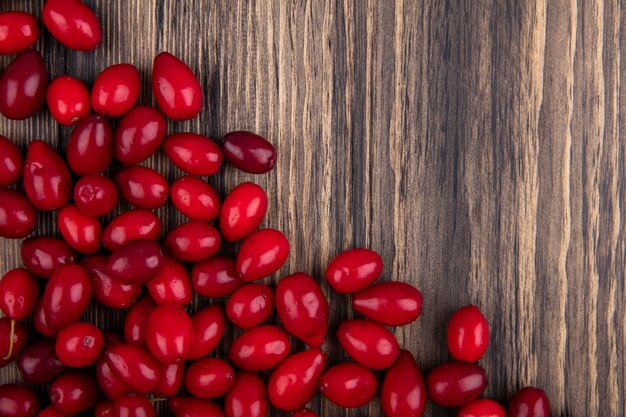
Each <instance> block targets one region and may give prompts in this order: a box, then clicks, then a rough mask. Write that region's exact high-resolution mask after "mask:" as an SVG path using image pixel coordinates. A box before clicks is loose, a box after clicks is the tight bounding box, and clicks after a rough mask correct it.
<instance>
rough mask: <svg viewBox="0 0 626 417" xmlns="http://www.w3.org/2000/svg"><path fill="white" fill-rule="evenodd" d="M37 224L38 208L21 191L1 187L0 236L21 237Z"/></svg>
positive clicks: (28, 233)
mask: <svg viewBox="0 0 626 417" xmlns="http://www.w3.org/2000/svg"><path fill="white" fill-rule="evenodd" d="M36 225H37V209H36V208H35V207H34V206H33V204H32V203H31V202H30V201H29V200H28V198H26V196H25V195H24V194H22V193H20V192H19V191H15V190H14V189H12V188H7V187H0V237H5V238H9V239H21V238H24V237H26V236H28V235H30V234H31V233H32V231H33V230H35V226H36Z"/></svg>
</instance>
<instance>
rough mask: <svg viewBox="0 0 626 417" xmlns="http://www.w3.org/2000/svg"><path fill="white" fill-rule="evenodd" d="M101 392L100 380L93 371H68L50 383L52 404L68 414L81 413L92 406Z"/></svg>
mask: <svg viewBox="0 0 626 417" xmlns="http://www.w3.org/2000/svg"><path fill="white" fill-rule="evenodd" d="M101 394H102V392H101V391H100V387H99V386H98V381H97V379H96V377H95V375H93V373H92V372H86V371H72V372H68V373H66V374H64V375H61V376H60V377H59V378H58V379H57V380H56V381H54V382H53V383H52V384H51V385H50V402H51V403H52V406H53V407H54V408H56V409H57V410H59V411H61V412H63V413H66V414H72V413H80V412H81V411H85V410H87V409H89V408H92V407H93V406H95V405H96V403H97V402H98V400H99V399H100V395H101Z"/></svg>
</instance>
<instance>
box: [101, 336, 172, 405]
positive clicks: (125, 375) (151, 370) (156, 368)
mask: <svg viewBox="0 0 626 417" xmlns="http://www.w3.org/2000/svg"><path fill="white" fill-rule="evenodd" d="M104 357H105V359H106V363H107V364H108V365H109V367H110V368H111V371H113V374H114V375H115V376H116V377H117V378H118V379H119V380H120V381H121V382H122V383H123V384H124V385H126V386H127V387H128V388H129V389H130V390H131V391H134V392H137V393H140V394H149V393H150V392H152V391H154V389H155V388H156V387H157V386H159V382H160V380H161V373H162V365H161V363H160V362H159V361H158V360H157V359H156V358H155V357H154V356H152V354H150V352H148V351H147V350H146V349H144V348H142V347H141V346H138V345H131V344H124V343H122V344H118V345H114V346H111V347H110V348H108V350H107V351H106V352H105V353H104Z"/></svg>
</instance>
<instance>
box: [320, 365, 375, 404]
mask: <svg viewBox="0 0 626 417" xmlns="http://www.w3.org/2000/svg"><path fill="white" fill-rule="evenodd" d="M377 389H378V381H377V380H376V375H374V373H373V372H372V371H370V370H369V369H367V368H366V367H364V366H362V365H359V364H358V363H351V362H348V363H341V364H339V365H335V366H333V367H332V368H330V369H329V370H327V371H326V373H324V375H322V379H321V381H320V392H321V393H322V395H324V397H326V398H328V399H329V400H330V401H332V402H333V403H335V404H337V405H338V406H340V407H344V408H355V407H361V406H363V405H365V404H367V403H369V402H370V401H372V399H373V398H374V396H375V395H376V390H377Z"/></svg>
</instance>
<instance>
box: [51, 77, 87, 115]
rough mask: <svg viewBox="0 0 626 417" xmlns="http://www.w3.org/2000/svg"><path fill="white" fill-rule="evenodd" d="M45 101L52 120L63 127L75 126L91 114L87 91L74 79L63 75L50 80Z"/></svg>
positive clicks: (80, 82)
mask: <svg viewBox="0 0 626 417" xmlns="http://www.w3.org/2000/svg"><path fill="white" fill-rule="evenodd" d="M46 100H47V102H48V110H50V114H52V117H54V120H56V121H57V122H59V123H60V124H62V125H64V126H72V125H75V124H76V123H77V122H78V121H79V120H81V119H84V118H85V117H87V116H89V114H90V113H91V104H90V100H89V90H88V89H87V87H86V86H85V84H83V82H82V81H80V80H79V79H77V78H74V77H70V76H67V75H65V76H61V77H58V78H55V79H54V80H52V82H51V83H50V85H49V86H48V92H47V93H46Z"/></svg>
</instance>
